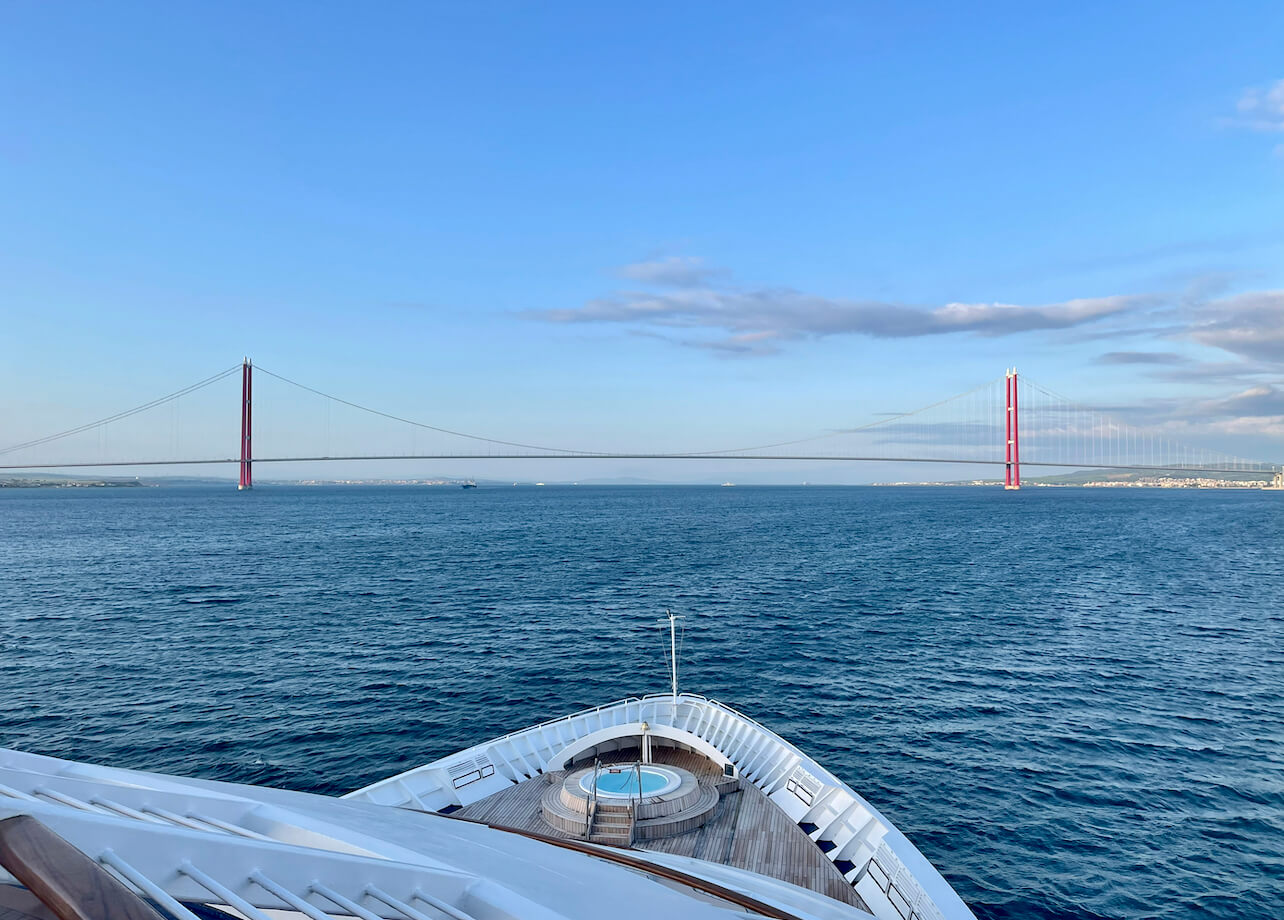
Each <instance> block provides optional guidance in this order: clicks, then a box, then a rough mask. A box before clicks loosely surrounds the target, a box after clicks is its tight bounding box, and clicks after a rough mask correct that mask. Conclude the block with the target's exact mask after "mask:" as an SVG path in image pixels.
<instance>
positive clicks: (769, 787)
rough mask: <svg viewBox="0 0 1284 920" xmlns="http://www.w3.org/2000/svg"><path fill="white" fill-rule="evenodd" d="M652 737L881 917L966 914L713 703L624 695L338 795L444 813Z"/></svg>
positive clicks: (875, 830) (915, 854) (831, 787)
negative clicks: (833, 870) (778, 820)
mask: <svg viewBox="0 0 1284 920" xmlns="http://www.w3.org/2000/svg"><path fill="white" fill-rule="evenodd" d="M643 722H646V723H647V725H648V731H649V732H650V733H651V735H652V737H653V738H655V737H664V738H667V739H668V740H669V742H671V743H676V744H679V745H684V746H687V747H690V748H691V749H693V750H697V751H700V752H701V753H704V754H705V755H706V756H709V757H710V758H711V759H713V760H714V761H715V762H718V761H722V762H724V763H725V764H727V765H728V768H729V769H732V770H733V771H734V772H735V773H737V774H739V775H740V776H741V777H742V778H744V779H747V780H749V781H750V782H752V783H753V784H754V786H756V787H757V788H758V789H759V790H761V791H762V792H763V793H764V794H766V795H767V797H768V798H770V799H771V801H772V802H773V803H775V804H776V805H777V806H778V807H780V808H781V809H782V810H783V811H784V812H785V813H786V814H788V815H789V817H790V818H791V819H793V820H794V821H795V822H796V823H797V824H798V825H799V826H800V827H801V828H802V829H803V830H804V832H806V833H807V834H808V836H809V837H811V839H812V840H813V841H815V842H816V845H817V846H818V847H819V848H820V849H821V850H822V851H823V852H824V854H825V856H826V857H827V858H828V859H829V860H830V861H831V862H833V863H834V864H835V865H836V866H837V867H838V869H839V871H840V872H841V873H842V874H843V876H844V877H845V878H847V880H848V881H849V882H851V883H852V884H853V885H854V886H855V888H856V890H857V892H858V893H859V894H860V895H861V897H862V898H863V899H864V900H865V901H866V903H868V904H869V905H870V907H871V908H872V909H874V911H875V913H876V915H877V916H879V917H880V918H883V920H974V918H973V915H972V912H971V911H970V910H969V909H968V907H967V905H966V904H964V903H963V901H962V899H960V898H959V896H958V895H957V893H955V891H954V890H953V888H951V887H950V885H949V883H947V882H946V881H945V879H944V878H942V877H941V875H940V873H939V872H937V870H936V869H935V867H933V866H932V864H931V863H930V862H929V861H928V860H927V859H926V857H924V856H923V855H922V854H921V853H920V852H919V851H918V849H917V848H916V847H914V845H913V844H912V843H910V841H909V840H908V839H906V838H905V836H904V835H903V834H901V833H900V832H899V831H897V830H896V828H895V827H894V826H893V825H892V824H891V822H890V821H888V820H887V819H886V818H885V817H884V816H883V815H882V814H881V813H880V812H879V811H878V810H877V809H876V808H874V806H872V805H871V804H870V803H869V802H867V801H866V800H865V799H864V798H862V797H861V796H860V795H859V794H857V793H856V792H855V791H854V790H853V789H851V788H850V787H849V786H848V785H847V784H846V783H844V782H842V780H840V779H838V778H837V777H836V776H834V775H833V774H832V773H831V772H830V771H829V770H827V769H825V768H824V767H823V766H821V765H820V764H819V763H817V762H816V761H815V760H813V759H812V758H811V757H809V756H807V755H806V754H805V753H803V752H802V751H801V750H799V749H798V748H797V747H796V746H794V745H793V744H791V743H790V742H788V741H786V740H785V739H783V738H781V737H780V736H779V735H777V734H776V733H775V732H773V731H771V730H770V729H768V728H766V727H765V726H763V725H762V724H761V723H759V722H757V721H756V720H755V719H753V718H751V717H749V716H747V715H745V714H744V713H742V712H740V711H738V710H736V709H735V708H733V707H731V706H728V705H727V704H725V703H721V702H719V701H718V700H714V699H709V698H707V697H704V696H700V695H697V694H691V693H683V694H679V695H678V696H677V697H676V698H675V697H674V696H673V695H672V694H667V693H665V694H650V695H647V696H633V697H627V698H625V699H622V700H617V701H615V702H613V703H608V704H605V705H602V706H594V707H592V708H589V709H584V710H581V711H579V712H575V713H572V714H570V715H568V716H563V717H562V718H560V719H549V720H547V721H544V722H541V723H539V724H538V725H534V726H531V727H530V728H526V729H522V730H520V731H515V732H509V733H508V734H506V735H502V736H500V737H498V738H495V739H493V740H491V741H487V742H484V743H482V744H478V745H474V746H473V747H470V748H468V749H466V750H464V751H460V752H458V753H456V754H452V755H450V756H448V757H443V758H440V759H439V760H436V761H433V762H432V763H429V764H425V765H424V766H421V767H417V768H415V769H413V770H409V771H406V772H405V773H401V774H398V775H396V776H392V777H389V778H388V779H385V780H382V781H380V782H377V783H373V784H371V785H369V786H366V787H364V788H363V789H359V790H357V791H355V792H352V793H349V794H348V795H347V796H345V798H350V799H356V800H361V801H368V802H374V803H376V804H382V805H393V806H400V807H408V808H414V809H418V810H423V811H436V812H441V813H444V814H449V813H451V812H453V811H455V810H457V809H458V808H460V807H462V806H464V805H468V804H471V803H472V802H476V801H478V800H480V799H483V798H485V797H487V796H489V795H492V794H494V793H495V792H499V791H502V790H503V789H506V788H509V787H511V785H512V784H513V783H520V782H525V781H527V780H530V779H532V778H535V777H537V776H540V775H541V774H543V773H545V772H547V771H549V770H561V769H562V768H563V767H564V766H565V764H566V760H567V759H568V758H569V759H577V758H580V757H584V756H588V754H589V753H591V752H596V751H597V750H598V749H599V748H605V749H610V747H612V746H620V747H623V746H626V745H628V744H632V743H635V739H636V738H637V737H638V735H639V733H640V731H641V727H640V726H641V723H643Z"/></svg>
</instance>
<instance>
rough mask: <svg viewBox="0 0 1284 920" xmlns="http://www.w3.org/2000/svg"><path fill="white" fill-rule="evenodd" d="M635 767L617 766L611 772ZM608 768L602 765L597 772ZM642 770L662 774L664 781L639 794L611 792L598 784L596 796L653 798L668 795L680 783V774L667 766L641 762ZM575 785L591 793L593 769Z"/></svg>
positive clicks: (622, 771) (635, 766)
mask: <svg viewBox="0 0 1284 920" xmlns="http://www.w3.org/2000/svg"><path fill="white" fill-rule="evenodd" d="M636 769H637V765H636V764H634V765H631V766H628V767H625V768H623V769H618V768H617V769H615V770H614V771H613V772H615V773H626V772H627V773H631V772H633V771H634V770H636ZM608 770H610V768H607V767H604V768H603V769H602V771H599V772H607V771H608ZM642 772H643V773H650V774H651V775H653V776H662V777H664V779H665V781H666V782H665V784H664V785H663V786H661V787H660V788H659V789H651V790H647V789H642V790H641V792H640V794H639V792H637V791H633V792H611V791H609V790H606V789H603V788H601V786H600V785H599V786H598V790H597V795H598V797H599V798H606V799H638V798H640V799H644V800H647V799H654V798H658V797H660V796H664V795H668V794H669V793H670V792H673V791H675V790H676V789H678V788H679V787H680V786H681V785H682V775H681V774H679V773H677V772H675V771H673V770H671V769H669V768H667V767H662V766H659V765H657V764H649V763H648V764H642ZM576 785H578V786H579V788H580V790H581V791H582V792H583V793H584V794H585V795H592V794H593V771H592V770H589V771H587V772H586V773H585V774H584V775H583V776H581V777H580V780H579V782H578V783H577V784H576Z"/></svg>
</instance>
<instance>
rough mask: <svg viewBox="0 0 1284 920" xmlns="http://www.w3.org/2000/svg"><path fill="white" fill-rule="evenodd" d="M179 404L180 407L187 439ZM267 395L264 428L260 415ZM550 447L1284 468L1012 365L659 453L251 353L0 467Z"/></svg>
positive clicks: (307, 459)
mask: <svg viewBox="0 0 1284 920" xmlns="http://www.w3.org/2000/svg"><path fill="white" fill-rule="evenodd" d="M238 372H239V374H240V382H241V385H240V399H239V402H238V407H239V415H240V437H239V439H238V441H237V449H236V452H235V453H234V454H230V455H228V454H223V453H221V452H219V451H217V450H216V449H215V448H214V447H213V446H212V445H211V444H210V443H209V442H208V440H207V439H208V437H209V431H210V426H209V425H208V424H205V422H206V421H207V419H206V415H207V414H208V413H210V412H216V411H221V410H220V409H216V408H214V407H213V406H212V405H209V404H208V401H206V402H201V398H202V397H204V396H206V395H207V394H209V393H214V392H217V393H218V394H219V399H220V401H221V403H220V404H225V403H228V402H230V401H231V399H230V398H228V397H231V396H232V393H231V392H228V393H226V394H224V392H223V391H224V389H226V388H227V387H228V386H229V384H227V383H224V381H228V380H229V378H234V377H235V376H236V375H237V374H238ZM256 381H259V382H263V381H266V382H268V383H270V384H271V385H272V387H273V388H274V390H273V392H272V393H271V394H270V395H269V397H268V398H267V399H266V400H265V399H264V398H263V397H262V395H260V398H259V399H258V401H257V402H256V400H255V395H254V388H255V384H256ZM219 384H223V387H222V388H220V387H219ZM285 391H291V393H290V395H291V396H292V397H293V398H294V399H293V400H291V399H286V398H282V397H285V396H286V395H287V394H286V393H285ZM298 399H310V400H312V402H313V403H314V404H316V409H315V411H312V412H311V414H310V415H309V412H308V411H307V410H304V409H301V408H299V404H298V402H297V400H298ZM194 404H195V405H196V412H197V415H198V419H199V422H198V425H197V426H196V434H195V435H193V434H192V426H191V424H190V413H191V411H192V406H193V405H194ZM184 406H186V407H188V408H187V412H188V416H187V418H188V419H189V422H188V425H187V432H188V437H187V443H186V444H184V443H183V440H184V439H183V437H182V432H183V430H184V429H183V418H184V416H183V410H184ZM265 406H266V407H267V410H268V415H269V421H268V424H267V425H266V427H265V426H264V425H263V423H262V415H263V412H264V408H265ZM274 407H275V409H276V414H275V415H273V409H274ZM166 413H168V415H169V420H170V428H171V430H172V434H171V436H170V438H169V440H168V442H164V441H163V440H162V439H161V438H159V437H158V431H160V430H161V429H163V428H164V427H165V425H164V424H163V417H164V415H165V414H166ZM256 413H258V415H259V417H260V424H259V426H258V435H259V442H258V443H260V444H261V441H262V440H263V437H264V435H266V436H267V439H268V440H269V442H270V446H269V448H268V449H267V450H265V451H259V452H257V453H256V450H255V445H256V437H255V435H256V427H255V415H256ZM336 416H341V417H340V418H338V419H336ZM229 420H230V413H229ZM372 425H373V426H374V427H372ZM336 426H337V427H336ZM229 428H230V426H229ZM340 429H342V431H340V436H339V438H338V439H339V440H341V441H344V443H345V444H350V443H353V439H354V438H355V442H356V443H358V444H359V445H360V449H358V450H353V449H343V448H341V449H338V450H336V449H334V441H335V440H336V431H339V430H340ZM229 435H230V432H229ZM230 442H231V437H230V436H229V437H228V439H227V443H230ZM300 448H303V449H300ZM549 459H558V460H665V461H670V460H671V461H698V460H703V461H709V460H737V461H742V460H753V461H829V462H883V463H894V464H897V463H915V464H971V465H984V466H990V467H1001V468H1002V470H1003V485H1004V487H1005V488H1007V489H1019V488H1020V487H1021V483H1022V469H1023V467H1031V466H1033V467H1043V468H1051V469H1057V468H1061V469H1094V470H1119V471H1139V472H1153V473H1155V474H1170V475H1171V474H1174V473H1185V474H1188V475H1199V474H1210V475H1214V476H1220V477H1223V478H1225V477H1227V476H1228V475H1230V474H1242V477H1243V478H1246V479H1258V480H1260V479H1263V478H1273V484H1274V485H1275V486H1276V487H1284V473H1281V470H1280V468H1279V467H1277V466H1276V465H1274V464H1272V463H1269V462H1265V461H1261V460H1249V459H1245V458H1242V457H1237V456H1234V455H1232V454H1229V453H1224V452H1221V451H1218V450H1214V449H1211V448H1209V447H1207V446H1200V445H1196V444H1190V443H1183V442H1182V441H1180V440H1178V439H1175V438H1174V437H1172V436H1171V432H1167V431H1164V430H1155V429H1153V428H1151V429H1148V428H1147V427H1145V426H1142V425H1134V424H1129V423H1127V422H1124V421H1121V420H1120V419H1118V418H1114V417H1112V416H1111V415H1109V414H1107V413H1105V412H1102V411H1099V410H1097V409H1094V408H1091V407H1089V406H1085V405H1081V404H1079V403H1076V402H1074V401H1073V400H1071V399H1069V398H1067V397H1065V396H1062V395H1060V394H1059V393H1056V392H1054V391H1053V390H1051V389H1048V388H1046V387H1044V386H1041V385H1039V384H1038V383H1035V382H1033V381H1031V380H1030V379H1029V378H1028V377H1026V376H1024V375H1018V374H1017V372H1016V371H1015V370H1014V369H1009V370H1007V371H1005V372H1004V374H1003V375H1002V376H1001V377H996V378H995V379H993V380H990V381H987V382H985V383H983V384H981V385H979V386H977V387H974V388H972V389H970V390H967V391H965V392H962V393H958V394H955V395H953V396H950V397H948V398H946V399H943V400H940V401H938V402H935V403H932V404H930V405H927V406H923V407H922V408H919V409H916V410H914V411H910V412H900V413H894V414H890V415H888V416H885V417H880V418H878V419H876V420H875V421H871V422H869V423H867V424H864V425H858V426H855V427H848V428H835V429H831V430H826V431H822V432H820V433H817V434H813V435H809V436H805V437H799V438H795V439H791V440H784V441H776V442H773V443H768V444H759V445H753V446H747V447H732V448H725V447H724V448H717V449H707V448H706V449H693V450H681V451H662V452H656V451H647V450H626V451H619V450H609V451H608V450H592V449H581V448H568V447H554V446H547V445H537V444H531V443H527V442H524V441H517V440H506V439H503V438H499V437H491V436H483V435H479V434H474V433H467V432H463V431H458V430H454V429H451V428H445V427H441V426H438V425H433V424H430V423H428V422H426V421H423V420H416V419H411V418H407V417H405V416H404V415H399V414H395V413H392V412H387V411H383V410H381V409H378V408H373V407H370V406H366V405H362V404H360V403H357V402H355V401H352V400H348V399H344V398H342V397H340V396H336V395H333V394H330V393H327V392H324V391H322V390H320V389H317V388H315V387H312V386H309V385H307V384H305V383H301V382H298V381H296V380H293V379H291V378H288V377H286V376H284V375H282V374H278V373H275V372H273V371H271V370H269V369H267V368H265V367H262V366H255V365H254V364H252V363H251V362H250V360H249V359H248V358H247V359H245V360H244V361H243V362H242V363H240V364H238V365H233V366H232V367H229V368H226V369H225V370H223V371H220V372H218V373H216V374H213V375H211V376H209V377H205V378H203V379H201V380H198V381H196V382H195V383H192V384H190V385H188V386H186V387H183V388H181V389H178V390H175V391H173V392H171V393H168V394H166V395H164V396H161V397H158V398H156V399H153V400H150V401H148V402H145V403H142V404H139V405H137V406H134V407H132V408H130V409H126V410H123V411H121V412H117V413H114V414H112V415H108V416H105V417H103V418H99V419H95V420H93V421H90V422H86V423H84V424H80V425H76V426H74V427H72V428H68V429H65V430H63V431H58V432H54V433H52V434H48V435H44V436H41V437H36V438H30V439H28V440H26V441H22V442H19V443H15V444H11V445H9V446H7V447H0V470H6V471H19V470H21V471H36V470H70V469H76V468H108V467H164V466H174V467H181V466H199V465H212V464H236V465H237V466H238V468H239V474H240V475H239V480H238V486H239V488H241V489H249V488H251V487H252V486H253V483H254V466H255V464H264V463H267V464H281V463H299V464H302V463H324V462H335V461H346V462H355V461H409V460H420V461H422V460H479V461H480V460H549Z"/></svg>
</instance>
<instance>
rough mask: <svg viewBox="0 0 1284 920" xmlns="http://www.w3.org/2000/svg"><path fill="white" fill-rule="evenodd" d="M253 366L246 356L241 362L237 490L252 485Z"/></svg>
mask: <svg viewBox="0 0 1284 920" xmlns="http://www.w3.org/2000/svg"><path fill="white" fill-rule="evenodd" d="M253 376H254V366H253V365H252V364H250V359H249V358H246V359H245V361H244V362H243V363H242V364H241V479H240V482H239V483H237V486H236V488H237V490H238V491H240V490H242V489H249V488H251V487H253V485H254V478H253V475H252V470H251V464H252V463H253V462H254V461H253V460H252V456H253V452H252V451H251V450H250V435H251V433H252V428H253V426H252V424H251V418H250V409H251V400H250V397H251V395H252V394H251V391H252V388H253V382H254V381H253Z"/></svg>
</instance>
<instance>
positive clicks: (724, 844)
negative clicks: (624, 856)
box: [454, 746, 869, 912]
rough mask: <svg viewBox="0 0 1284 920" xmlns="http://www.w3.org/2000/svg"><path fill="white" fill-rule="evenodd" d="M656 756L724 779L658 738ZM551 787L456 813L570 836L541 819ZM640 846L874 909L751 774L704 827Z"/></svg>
mask: <svg viewBox="0 0 1284 920" xmlns="http://www.w3.org/2000/svg"><path fill="white" fill-rule="evenodd" d="M637 759H638V749H637V748H633V749H632V750H627V749H626V750H623V751H612V752H610V753H605V754H603V755H602V762H603V763H632V762H634V761H636V760H637ZM652 759H653V760H654V762H656V763H662V764H671V765H672V766H675V767H681V768H682V769H684V770H688V771H690V772H691V773H694V774H695V775H696V776H698V777H700V779H702V780H707V781H708V782H710V783H712V782H714V781H716V780H718V779H721V771H720V770H719V768H718V767H717V766H715V765H714V764H712V763H710V762H709V761H708V760H707V759H706V758H704V757H703V756H701V755H700V754H697V753H694V752H691V751H682V750H678V749H676V748H668V747H659V746H657V747H655V748H654V749H653V750H652ZM554 778H555V779H556V777H554ZM547 789H548V785H547V784H546V783H544V782H542V781H540V780H538V779H535V780H527V781H526V782H524V783H518V784H517V785H516V786H513V787H512V788H510V789H505V790H503V791H501V792H496V793H494V794H492V795H489V796H487V797H486V798H484V799H481V800H479V801H477V802H474V803H473V804H471V805H467V806H465V807H464V808H462V809H460V810H459V811H457V812H455V813H454V817H457V818H465V819H468V820H472V821H482V822H485V823H487V824H496V825H501V826H504V827H512V828H516V829H517V830H524V831H535V832H538V833H541V834H549V835H552V836H556V837H567V838H570V837H571V835H569V834H564V833H562V832H560V831H557V830H555V829H554V828H552V827H550V826H549V825H548V824H547V823H546V822H545V821H544V819H543V816H542V814H541V810H540V799H541V797H542V796H543V794H544V792H545V791H546V790H547ZM635 846H637V847H638V848H639V849H643V850H654V851H656V852H661V853H673V854H676V855H678V856H693V857H695V858H697V859H705V860H708V861H709V862H715V863H721V864H723V865H727V866H734V867H736V868H739V869H748V870H750V871H752V872H758V873H761V874H762V875H769V876H771V877H772V878H778V879H781V880H782V881H786V882H790V883H792V884H794V885H800V886H802V887H804V888H809V889H811V890H812V891H818V892H820V893H821V894H824V895H827V896H829V897H831V898H834V899H835V900H837V901H841V902H843V903H844V904H850V905H852V906H853V907H858V908H860V909H861V910H864V911H867V912H868V911H869V908H868V907H867V906H866V905H865V903H864V902H863V901H862V900H861V898H860V895H858V894H857V893H856V890H855V889H854V888H852V886H851V884H849V883H848V881H847V880H846V879H844V878H843V876H842V874H841V873H840V872H839V871H838V868H837V867H836V866H835V865H834V864H833V863H832V862H830V861H829V860H828V859H827V858H826V857H825V855H824V854H823V853H822V852H821V851H820V848H819V847H817V846H816V844H815V842H814V841H813V840H812V839H811V838H810V837H808V836H807V835H806V834H805V833H803V831H802V829H801V828H800V827H798V825H796V824H794V823H793V821H791V820H790V819H789V816H788V815H786V814H785V813H784V812H782V811H781V810H780V809H779V808H777V807H776V806H775V805H773V804H772V803H771V802H770V801H769V800H768V799H767V797H766V796H765V795H763V794H762V793H761V792H760V791H758V789H757V788H755V787H754V786H753V784H752V783H750V782H748V781H747V780H742V781H741V783H740V790H739V791H737V792H732V793H729V794H725V795H723V796H722V798H721V800H720V801H719V802H718V806H717V809H716V810H715V811H714V813H713V816H712V817H711V818H710V819H709V821H708V822H707V823H706V824H705V825H704V826H703V827H700V828H697V829H696V830H693V831H688V832H687V833H685V834H678V835H676V836H673V837H665V838H662V839H659V840H645V841H639V842H638V843H637V844H636V845H635Z"/></svg>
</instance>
